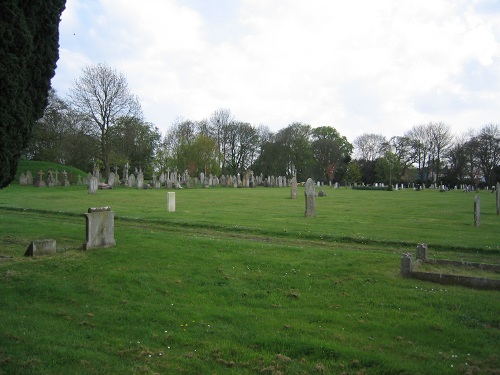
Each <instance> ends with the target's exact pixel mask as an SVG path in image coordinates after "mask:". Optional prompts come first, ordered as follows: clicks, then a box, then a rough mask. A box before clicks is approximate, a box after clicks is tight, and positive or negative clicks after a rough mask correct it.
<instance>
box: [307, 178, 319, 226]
mask: <svg viewBox="0 0 500 375" xmlns="http://www.w3.org/2000/svg"><path fill="white" fill-rule="evenodd" d="M304 194H305V197H306V211H305V214H304V216H305V217H315V216H316V188H315V185H314V181H313V180H312V179H311V178H308V179H307V181H306V189H305V193H304Z"/></svg>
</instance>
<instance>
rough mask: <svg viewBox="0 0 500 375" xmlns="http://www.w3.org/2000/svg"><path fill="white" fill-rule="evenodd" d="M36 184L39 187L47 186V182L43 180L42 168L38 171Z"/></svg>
mask: <svg viewBox="0 0 500 375" xmlns="http://www.w3.org/2000/svg"><path fill="white" fill-rule="evenodd" d="M35 186H37V187H40V186H45V182H43V171H42V170H39V171H38V180H37V181H36V182H35Z"/></svg>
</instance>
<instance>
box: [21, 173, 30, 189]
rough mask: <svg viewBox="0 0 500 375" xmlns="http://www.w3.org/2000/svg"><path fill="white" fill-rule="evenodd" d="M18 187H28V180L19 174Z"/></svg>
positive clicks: (22, 174)
mask: <svg viewBox="0 0 500 375" xmlns="http://www.w3.org/2000/svg"><path fill="white" fill-rule="evenodd" d="M19 185H21V186H26V185H28V179H27V178H26V175H25V174H24V173H21V175H20V176H19Z"/></svg>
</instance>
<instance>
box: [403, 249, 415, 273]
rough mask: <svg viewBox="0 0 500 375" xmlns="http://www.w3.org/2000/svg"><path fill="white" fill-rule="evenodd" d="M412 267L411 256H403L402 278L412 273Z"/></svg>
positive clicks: (408, 254) (407, 254)
mask: <svg viewBox="0 0 500 375" xmlns="http://www.w3.org/2000/svg"><path fill="white" fill-rule="evenodd" d="M413 267H414V262H413V255H411V254H410V253H406V254H403V256H402V257H401V275H403V277H409V276H410V274H411V273H412V272H413Z"/></svg>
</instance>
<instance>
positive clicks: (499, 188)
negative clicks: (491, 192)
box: [495, 182, 500, 215]
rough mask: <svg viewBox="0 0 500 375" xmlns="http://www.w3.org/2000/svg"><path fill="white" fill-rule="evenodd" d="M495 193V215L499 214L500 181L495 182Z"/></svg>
mask: <svg viewBox="0 0 500 375" xmlns="http://www.w3.org/2000/svg"><path fill="white" fill-rule="evenodd" d="M495 195H496V198H497V215H500V182H497V188H496V191H495Z"/></svg>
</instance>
